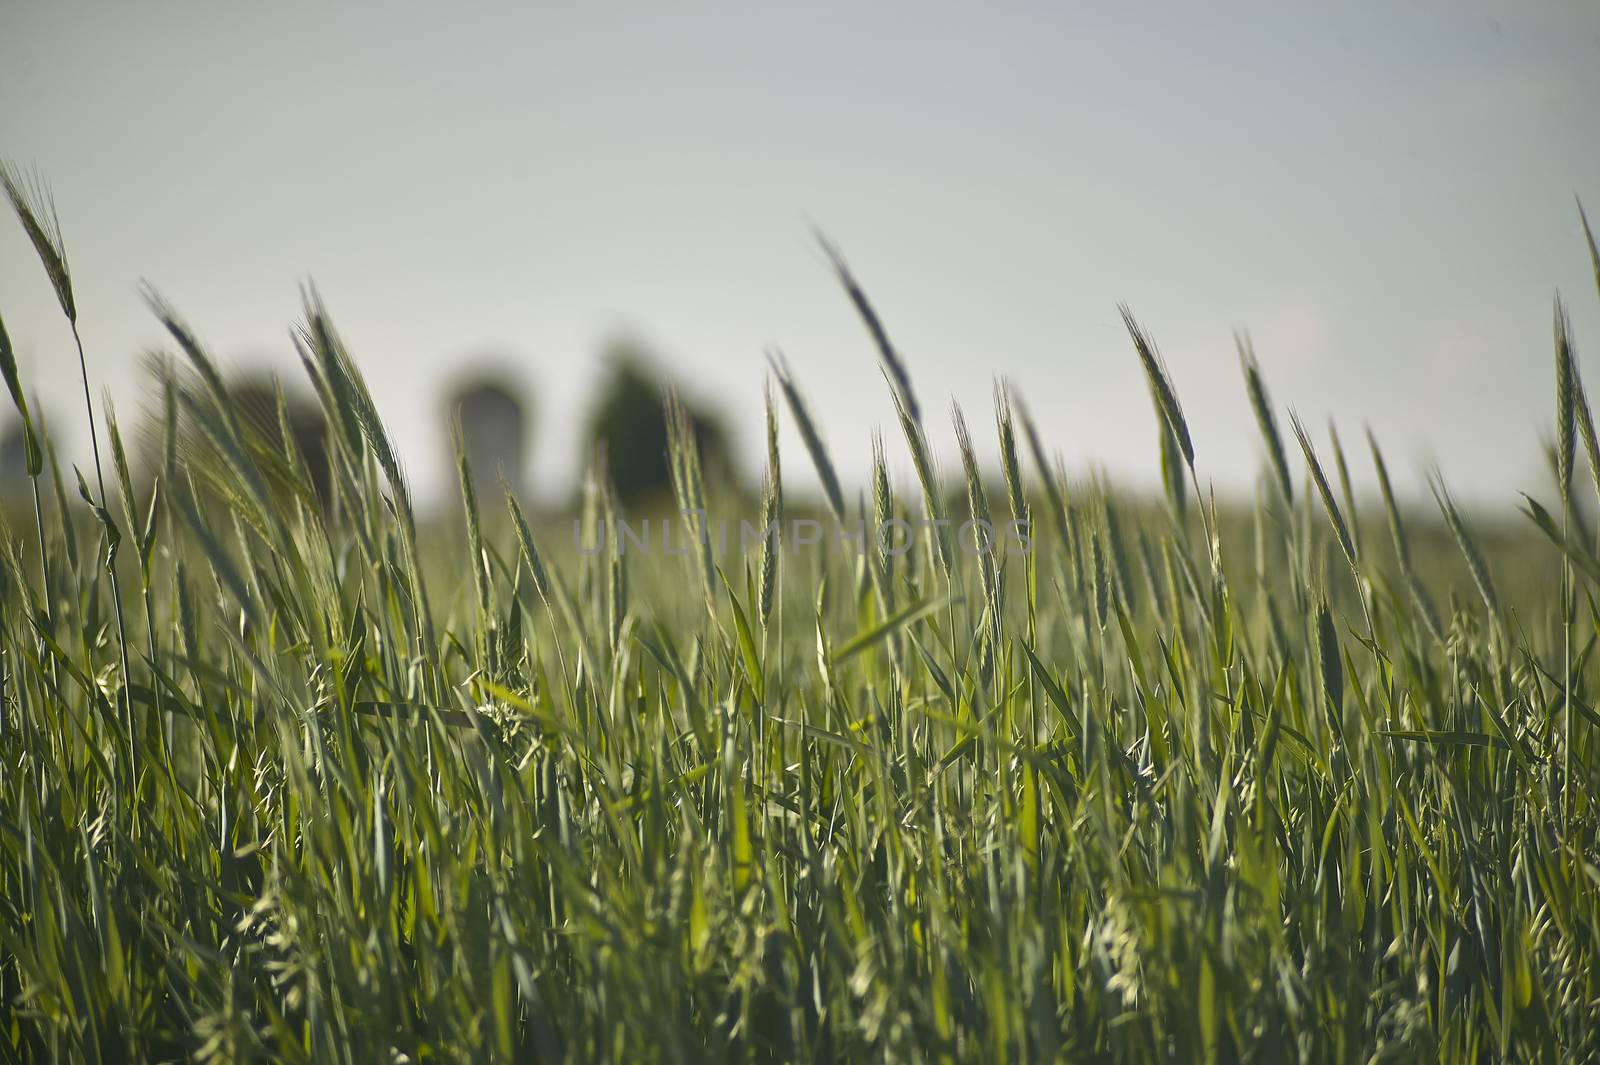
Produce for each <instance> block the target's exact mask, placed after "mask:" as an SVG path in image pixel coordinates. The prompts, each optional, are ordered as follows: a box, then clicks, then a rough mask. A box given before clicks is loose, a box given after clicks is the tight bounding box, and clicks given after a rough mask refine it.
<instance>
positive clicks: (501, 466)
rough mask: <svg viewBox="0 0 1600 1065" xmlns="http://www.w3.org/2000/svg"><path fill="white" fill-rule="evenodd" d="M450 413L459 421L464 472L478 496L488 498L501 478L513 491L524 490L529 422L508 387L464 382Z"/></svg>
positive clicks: (484, 380)
mask: <svg viewBox="0 0 1600 1065" xmlns="http://www.w3.org/2000/svg"><path fill="white" fill-rule="evenodd" d="M450 412H451V415H452V416H453V417H456V418H459V419H460V420H461V443H462V448H463V450H464V451H465V452H466V456H467V468H468V469H469V470H471V471H472V480H473V482H474V483H475V484H476V485H477V489H478V491H479V492H480V493H481V492H484V491H488V492H490V493H491V496H492V494H493V492H494V490H495V485H497V484H498V483H499V481H500V479H501V478H502V477H503V478H505V481H506V483H507V484H508V485H510V486H512V487H513V488H517V489H521V488H524V487H526V485H527V482H526V481H525V480H524V478H525V477H526V475H527V450H528V421H529V419H528V415H527V413H526V411H525V410H524V409H523V403H522V400H520V399H519V398H517V393H516V391H515V390H514V389H513V387H512V386H511V385H510V384H509V383H507V382H505V381H503V380H500V379H497V378H492V377H478V378H474V379H472V380H470V381H467V382H464V383H463V384H462V385H461V386H459V387H458V388H457V389H456V390H455V392H454V393H452V394H451V397H450ZM451 465H452V466H453V465H454V456H452V461H451Z"/></svg>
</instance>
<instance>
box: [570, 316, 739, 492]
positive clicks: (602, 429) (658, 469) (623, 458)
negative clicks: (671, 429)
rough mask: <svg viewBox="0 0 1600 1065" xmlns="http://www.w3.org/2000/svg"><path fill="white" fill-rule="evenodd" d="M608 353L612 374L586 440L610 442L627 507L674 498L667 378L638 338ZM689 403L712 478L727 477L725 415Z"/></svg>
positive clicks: (613, 468) (614, 470)
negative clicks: (668, 436) (668, 448)
mask: <svg viewBox="0 0 1600 1065" xmlns="http://www.w3.org/2000/svg"><path fill="white" fill-rule="evenodd" d="M605 357H606V362H607V364H608V370H607V376H606V379H605V381H604V383H602V385H601V387H600V391H599V395H598V397H597V398H596V400H595V405H594V408H593V410H592V411H591V412H590V415H589V424H588V428H587V431H586V434H585V438H586V439H587V440H588V441H589V444H590V448H591V450H593V448H595V447H598V446H600V445H602V444H603V445H604V447H605V452H606V458H607V466H608V467H609V469H610V473H611V480H612V483H613V484H614V485H615V486H616V490H617V497H618V498H619V499H620V500H621V502H622V504H623V505H624V506H627V507H631V506H638V505H641V504H642V505H650V504H652V503H655V502H658V501H660V500H661V499H662V498H663V497H665V498H670V496H671V492H672V473H671V467H670V465H669V463H668V460H667V420H666V414H665V411H664V409H663V406H664V399H665V395H666V392H665V389H666V381H665V380H664V379H663V378H662V376H661V375H660V374H659V373H658V372H657V371H656V370H655V368H654V366H653V365H652V360H651V359H650V357H649V356H648V355H647V354H646V353H645V351H644V350H643V348H642V346H641V345H639V344H638V343H636V342H634V341H619V342H617V343H614V344H612V345H611V347H610V348H609V349H608V350H607V352H606V356H605ZM685 402H686V404H687V403H688V400H687V398H686V399H685ZM688 406H689V416H690V419H691V420H692V421H693V423H694V429H695V438H696V440H698V441H699V444H700V461H701V466H702V467H703V468H704V470H705V471H706V477H707V479H709V480H716V479H722V478H726V476H727V475H728V472H729V462H728V454H727V437H726V434H725V433H724V432H723V428H722V423H721V421H720V419H718V418H717V417H716V416H715V415H713V414H711V413H709V412H708V411H705V410H703V409H699V408H696V407H695V406H694V405H693V404H688Z"/></svg>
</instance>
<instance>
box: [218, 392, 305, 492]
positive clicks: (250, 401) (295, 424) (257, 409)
mask: <svg viewBox="0 0 1600 1065" xmlns="http://www.w3.org/2000/svg"><path fill="white" fill-rule="evenodd" d="M278 389H279V382H278V378H277V376H276V375H275V374H271V373H262V372H259V371H248V372H246V373H243V374H240V375H239V376H237V377H235V378H234V380H233V382H232V383H231V384H229V385H228V391H229V392H231V393H232V394H233V397H234V401H235V403H236V404H237V407H236V409H237V410H238V412H239V413H240V414H241V415H242V416H243V417H244V418H245V419H246V420H247V421H248V422H249V423H250V426H251V428H253V429H255V430H256V431H257V432H259V433H260V434H261V438H262V439H263V440H265V441H266V442H267V443H268V444H269V445H274V446H277V447H279V448H281V447H282V445H283V423H284V422H285V421H286V422H288V426H289V435H290V436H291V437H292V438H293V440H294V445H295V447H296V449H298V450H299V452H300V457H301V458H302V459H304V460H305V464H306V467H307V471H308V472H309V473H310V475H311V483H312V485H313V486H315V488H316V491H317V495H318V497H319V498H326V497H327V494H328V425H327V420H326V419H325V418H324V417H323V415H322V409H321V408H320V407H319V406H318V405H317V404H315V403H313V402H311V401H310V400H308V399H306V398H305V397H304V395H303V394H301V393H300V392H298V391H295V390H292V389H289V388H287V387H285V388H284V411H285V414H286V417H283V418H280V417H279V413H278Z"/></svg>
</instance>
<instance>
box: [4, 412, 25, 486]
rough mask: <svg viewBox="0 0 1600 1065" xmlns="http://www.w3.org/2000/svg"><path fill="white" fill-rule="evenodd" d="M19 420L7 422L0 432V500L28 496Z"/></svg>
mask: <svg viewBox="0 0 1600 1065" xmlns="http://www.w3.org/2000/svg"><path fill="white" fill-rule="evenodd" d="M24 439H25V438H24V436H23V432H22V422H21V420H8V421H7V422H6V427H5V429H4V430H0V499H7V500H9V499H11V498H13V497H18V498H20V497H22V496H25V495H27V494H28V457H27V456H28V452H27V447H26V445H25V444H24V442H23V441H24Z"/></svg>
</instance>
